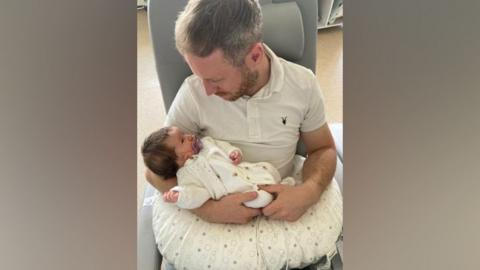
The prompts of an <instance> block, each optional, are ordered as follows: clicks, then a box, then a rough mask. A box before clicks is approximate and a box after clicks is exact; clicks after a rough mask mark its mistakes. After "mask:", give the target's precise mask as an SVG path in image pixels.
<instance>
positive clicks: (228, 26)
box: [146, 0, 336, 223]
mask: <svg viewBox="0 0 480 270" xmlns="http://www.w3.org/2000/svg"><path fill="white" fill-rule="evenodd" d="M175 42H176V46H177V49H178V51H179V52H180V53H181V55H182V56H183V57H184V59H185V61H186V62H187V64H188V66H189V67H190V69H191V70H192V72H193V75H192V76H190V77H188V78H187V79H186V80H185V81H184V83H183V85H182V86H181V88H180V90H179V93H178V94H177V96H176V98H175V100H174V102H173V104H172V106H171V108H170V110H169V112H168V115H167V120H166V124H167V125H175V126H178V127H180V128H181V129H183V130H184V131H186V132H192V133H202V134H203V135H208V136H211V137H213V138H216V139H221V140H225V141H229V142H231V143H232V144H233V145H235V146H237V147H239V148H241V149H242V151H243V153H244V160H246V161H249V162H260V161H266V162H270V163H272V164H273V165H274V166H275V167H276V168H277V169H278V170H279V171H280V173H281V174H282V177H285V176H287V175H289V174H291V173H292V170H293V159H294V155H295V149H296V144H297V141H298V139H300V138H301V139H302V140H303V142H304V144H305V146H306V149H307V152H308V157H307V159H306V161H305V163H304V167H303V178H304V183H302V184H301V185H298V186H295V187H292V186H285V185H270V186H265V187H263V189H264V190H266V191H267V192H269V193H275V194H276V199H275V200H274V201H273V202H272V203H271V204H269V205H268V206H267V207H265V208H263V209H262V210H259V209H252V208H247V207H245V206H243V202H245V201H250V200H252V199H254V198H255V197H256V193H255V192H250V193H242V194H232V195H228V196H225V197H223V198H222V199H221V200H219V201H213V200H210V201H207V202H206V203H205V204H204V205H203V206H202V207H200V208H198V209H197V210H195V211H194V212H195V214H197V215H198V216H200V217H201V218H203V219H204V220H206V221H209V222H216V223H247V222H248V221H250V220H251V219H252V218H254V217H255V216H258V215H260V214H263V215H265V216H269V217H271V218H275V219H282V220H287V221H295V220H297V219H298V218H300V217H301V216H302V214H303V213H305V211H306V210H307V209H308V208H309V207H310V206H312V205H313V204H314V203H316V202H317V201H318V200H319V198H320V196H321V194H322V192H323V191H324V189H325V188H326V187H327V186H328V185H329V183H330V181H331V180H332V177H333V173H334V169H335V165H336V151H335V146H334V141H333V138H332V136H331V134H330V130H329V128H328V125H327V124H326V121H325V113H324V107H323V99H322V96H321V93H320V89H319V87H318V83H317V81H316V78H315V76H314V74H313V73H312V72H311V71H310V70H308V69H305V68H304V67H301V66H299V65H296V64H293V63H290V62H288V61H286V60H284V59H281V58H279V57H277V56H276V55H275V54H274V53H273V52H272V51H271V50H270V49H269V48H268V47H267V46H266V45H265V44H263V43H262V33H261V11H260V7H259V5H258V2H257V1H255V0H191V1H189V3H188V4H187V6H186V8H185V10H184V11H183V12H182V13H181V14H180V15H179V17H178V19H177V22H176V26H175ZM146 177H147V180H148V181H149V182H150V183H151V184H152V185H153V186H154V187H156V188H157V189H158V190H160V191H162V192H165V191H167V190H168V189H169V188H170V187H172V186H174V185H175V184H176V179H169V180H167V181H164V180H163V179H161V178H160V177H158V176H157V175H155V174H153V173H152V172H151V171H148V170H147V172H146Z"/></svg>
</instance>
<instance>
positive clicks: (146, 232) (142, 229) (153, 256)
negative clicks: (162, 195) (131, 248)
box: [137, 183, 162, 270]
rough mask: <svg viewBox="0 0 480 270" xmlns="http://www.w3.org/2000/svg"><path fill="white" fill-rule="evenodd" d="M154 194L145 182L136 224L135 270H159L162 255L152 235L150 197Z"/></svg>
mask: <svg viewBox="0 0 480 270" xmlns="http://www.w3.org/2000/svg"><path fill="white" fill-rule="evenodd" d="M154 195H155V189H154V188H153V187H152V186H151V185H150V184H149V183H146V186H145V192H144V194H143V200H142V201H143V206H142V209H141V210H140V213H139V217H138V226H137V270H159V269H160V265H161V262H162V256H161V255H160V252H158V249H157V245H156V243H155V236H154V235H153V226H152V208H153V205H152V202H153V201H152V199H153V196H154Z"/></svg>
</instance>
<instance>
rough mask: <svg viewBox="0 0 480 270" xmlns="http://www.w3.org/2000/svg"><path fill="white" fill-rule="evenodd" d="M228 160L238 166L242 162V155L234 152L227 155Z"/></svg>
mask: <svg viewBox="0 0 480 270" xmlns="http://www.w3.org/2000/svg"><path fill="white" fill-rule="evenodd" d="M229 157H230V159H231V160H232V162H233V164H234V165H238V164H240V162H242V153H240V151H238V150H235V151H233V152H232V153H230V155H229Z"/></svg>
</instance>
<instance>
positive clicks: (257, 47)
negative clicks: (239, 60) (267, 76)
mask: <svg viewBox="0 0 480 270" xmlns="http://www.w3.org/2000/svg"><path fill="white" fill-rule="evenodd" d="M264 55H265V51H264V49H263V45H262V43H260V42H257V43H255V44H254V45H253V46H252V48H251V49H250V51H249V52H248V53H247V56H246V59H245V62H246V64H247V65H248V66H250V67H253V66H256V65H258V64H259V63H260V62H261V60H262V59H263V57H264Z"/></svg>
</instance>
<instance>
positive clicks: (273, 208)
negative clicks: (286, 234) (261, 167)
mask: <svg viewBox="0 0 480 270" xmlns="http://www.w3.org/2000/svg"><path fill="white" fill-rule="evenodd" d="M260 189H263V190H265V191H267V192H269V193H272V194H276V199H275V200H274V201H273V202H271V203H270V204H269V205H267V206H266V207H264V208H263V210H262V212H263V214H264V215H265V216H267V217H270V218H274V219H281V220H286V221H290V222H293V221H296V220H298V219H299V218H300V217H301V216H302V215H303V214H304V213H305V212H306V211H307V210H308V208H309V207H310V206H312V205H313V204H315V203H316V202H317V201H318V199H319V198H320V195H321V193H322V191H321V190H320V189H319V187H318V186H317V185H316V184H315V183H308V182H306V183H303V184H301V185H299V186H288V185H281V184H276V185H268V186H260Z"/></svg>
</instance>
